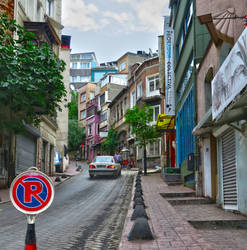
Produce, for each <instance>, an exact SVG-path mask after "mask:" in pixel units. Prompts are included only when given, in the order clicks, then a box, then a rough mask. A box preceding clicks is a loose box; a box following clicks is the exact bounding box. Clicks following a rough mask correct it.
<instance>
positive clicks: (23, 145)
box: [16, 134, 37, 175]
mask: <svg viewBox="0 0 247 250" xmlns="http://www.w3.org/2000/svg"><path fill="white" fill-rule="evenodd" d="M36 141H37V139H36V138H35V137H32V136H29V135H23V134H20V135H17V138H16V174H17V175H18V174H20V173H22V172H23V171H26V170H27V169H28V168H29V167H32V166H35V159H36Z"/></svg>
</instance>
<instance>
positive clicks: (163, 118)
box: [156, 114, 175, 132]
mask: <svg viewBox="0 0 247 250" xmlns="http://www.w3.org/2000/svg"><path fill="white" fill-rule="evenodd" d="M156 128H157V131H158V132H173V131H174V129H175V116H173V115H166V114H160V115H158V118H157V121H156Z"/></svg>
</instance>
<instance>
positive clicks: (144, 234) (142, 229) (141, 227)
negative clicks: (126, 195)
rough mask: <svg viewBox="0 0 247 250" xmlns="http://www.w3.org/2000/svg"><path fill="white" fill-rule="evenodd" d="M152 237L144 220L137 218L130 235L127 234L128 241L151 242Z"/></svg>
mask: <svg viewBox="0 0 247 250" xmlns="http://www.w3.org/2000/svg"><path fill="white" fill-rule="evenodd" d="M153 239H154V236H153V234H152V232H151V230H150V227H149V225H148V221H147V219H146V218H143V217H141V218H137V219H136V220H135V223H134V224H133V226H132V228H131V230H130V233H129V234H128V240H153Z"/></svg>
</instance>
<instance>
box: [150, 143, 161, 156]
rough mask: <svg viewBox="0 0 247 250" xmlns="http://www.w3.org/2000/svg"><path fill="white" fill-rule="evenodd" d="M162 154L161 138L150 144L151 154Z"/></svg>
mask: <svg viewBox="0 0 247 250" xmlns="http://www.w3.org/2000/svg"><path fill="white" fill-rule="evenodd" d="M159 154H160V140H157V141H155V142H153V143H150V144H149V155H150V156H152V155H159Z"/></svg>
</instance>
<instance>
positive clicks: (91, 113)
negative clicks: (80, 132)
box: [87, 107, 95, 118]
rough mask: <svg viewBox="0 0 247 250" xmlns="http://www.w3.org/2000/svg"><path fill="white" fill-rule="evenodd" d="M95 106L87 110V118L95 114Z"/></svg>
mask: <svg viewBox="0 0 247 250" xmlns="http://www.w3.org/2000/svg"><path fill="white" fill-rule="evenodd" d="M94 111H95V108H94V107H93V108H90V109H88V110H87V118H88V117H90V116H93V115H94V114H95V112H94Z"/></svg>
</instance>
